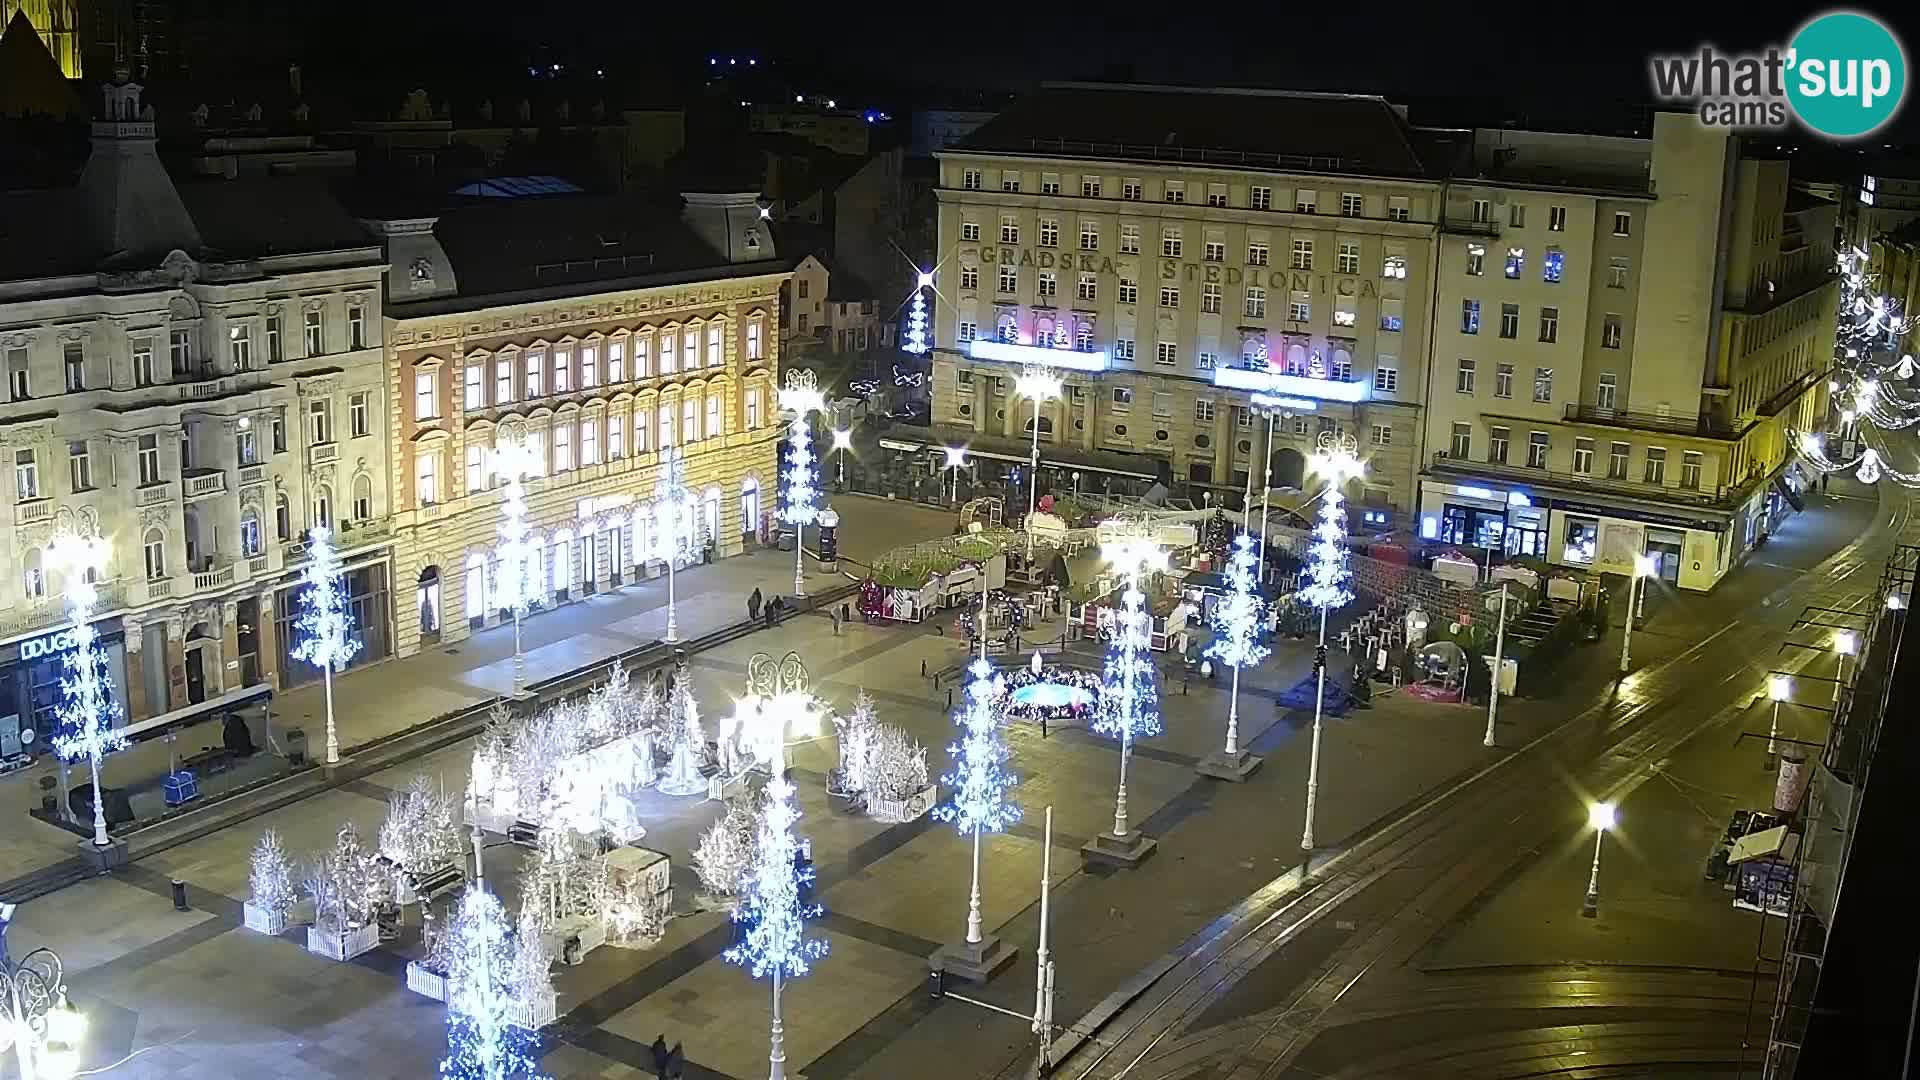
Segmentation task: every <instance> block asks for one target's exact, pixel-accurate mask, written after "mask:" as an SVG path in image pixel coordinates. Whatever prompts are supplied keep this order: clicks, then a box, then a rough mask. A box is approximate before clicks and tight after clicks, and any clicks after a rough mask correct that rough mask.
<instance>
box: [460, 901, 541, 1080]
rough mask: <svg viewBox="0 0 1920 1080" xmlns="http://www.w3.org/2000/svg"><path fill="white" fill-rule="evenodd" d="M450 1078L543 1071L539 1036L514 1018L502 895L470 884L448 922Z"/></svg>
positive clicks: (478, 1079) (485, 1079)
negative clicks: (536, 1056) (538, 1060)
mask: <svg viewBox="0 0 1920 1080" xmlns="http://www.w3.org/2000/svg"><path fill="white" fill-rule="evenodd" d="M447 933H448V935H449V949H448V960H449V963H448V965H447V1057H446V1060H444V1061H442V1062H441V1063H440V1075H441V1076H443V1077H446V1078H447V1080H510V1078H514V1077H526V1078H533V1077H538V1076H539V1075H540V1072H539V1068H538V1065H537V1063H536V1062H535V1061H534V1058H533V1054H534V1052H535V1050H536V1047H537V1042H538V1039H537V1038H536V1036H535V1035H534V1033H533V1032H531V1031H528V1030H526V1029H525V1028H522V1027H518V1026H516V1025H515V1024H514V1023H513V1016H514V1012H515V1009H514V1005H515V1001H516V998H515V995H514V993H513V985H512V973H513V965H514V953H515V949H514V942H513V938H512V935H510V934H509V933H508V929H507V917H506V913H505V912H504V911H502V910H501V908H500V901H499V900H498V899H496V898H495V897H494V895H493V894H492V893H490V892H488V891H486V890H485V889H484V888H482V887H480V886H479V885H472V886H469V887H468V888H467V891H466V893H465V894H464V895H463V896H462V897H461V899H460V906H459V908H458V909H457V910H456V912H455V913H454V916H453V923H452V925H451V926H449V927H448V929H447Z"/></svg>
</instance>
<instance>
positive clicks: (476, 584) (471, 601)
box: [465, 551, 487, 622]
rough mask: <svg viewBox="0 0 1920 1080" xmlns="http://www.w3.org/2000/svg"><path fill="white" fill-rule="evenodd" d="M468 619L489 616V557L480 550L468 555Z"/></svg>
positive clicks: (475, 620) (481, 618) (466, 583)
mask: <svg viewBox="0 0 1920 1080" xmlns="http://www.w3.org/2000/svg"><path fill="white" fill-rule="evenodd" d="M465 586H466V590H467V619H468V620H469V621H474V622H478V621H483V620H485V619H486V617H487V557H486V556H485V555H482V554H481V553H479V552H477V551H476V552H474V553H473V554H471V555H469V556H467V577H466V582H465Z"/></svg>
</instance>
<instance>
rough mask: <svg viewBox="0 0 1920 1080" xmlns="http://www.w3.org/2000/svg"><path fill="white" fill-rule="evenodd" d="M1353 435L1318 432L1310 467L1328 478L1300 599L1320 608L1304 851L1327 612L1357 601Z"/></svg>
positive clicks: (1315, 771) (1308, 841)
mask: <svg viewBox="0 0 1920 1080" xmlns="http://www.w3.org/2000/svg"><path fill="white" fill-rule="evenodd" d="M1357 449H1358V446H1357V445H1356V444H1355V442H1354V439H1353V436H1351V435H1336V434H1335V433H1333V432H1331V431H1323V432H1321V433H1320V441H1319V448H1318V449H1316V450H1315V451H1314V454H1313V459H1312V462H1311V467H1312V471H1313V472H1314V474H1315V475H1317V476H1322V477H1325V478H1326V481H1327V486H1326V488H1325V489H1324V490H1322V491H1321V493H1320V513H1319V520H1318V521H1317V522H1316V523H1315V524H1314V527H1313V545H1312V546H1311V547H1310V548H1308V549H1307V578H1308V583H1307V587H1306V588H1304V589H1301V590H1300V598H1301V599H1302V600H1304V601H1306V602H1307V603H1309V604H1312V605H1313V606H1314V607H1317V608H1319V609H1320V644H1319V647H1318V648H1317V649H1316V650H1315V652H1314V660H1313V666H1314V672H1315V678H1316V684H1315V689H1314V696H1313V749H1312V751H1311V753H1310V756H1309V757H1308V759H1307V814H1306V828H1305V830H1304V831H1303V832H1302V833H1301V834H1300V847H1301V850H1303V851H1311V850H1313V812H1314V807H1315V805H1316V804H1317V803H1318V801H1319V795H1320V730H1321V728H1320V724H1321V719H1322V716H1323V714H1324V713H1325V711H1326V699H1327V613H1328V612H1329V611H1331V610H1333V609H1334V608H1337V607H1345V606H1346V605H1347V604H1348V603H1349V602H1351V601H1352V600H1353V590H1352V589H1351V588H1350V587H1349V583H1350V580H1351V576H1352V575H1351V572H1350V571H1349V570H1348V568H1347V510H1346V496H1345V494H1344V489H1345V487H1346V485H1347V482H1348V481H1350V480H1354V479H1357V478H1358V477H1359V476H1360V475H1361V474H1362V473H1363V472H1364V467H1363V466H1362V465H1361V463H1360V459H1359V457H1358V456H1357V455H1356V453H1355V451H1356V450H1357Z"/></svg>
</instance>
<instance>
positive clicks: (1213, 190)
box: [1207, 184, 1227, 208]
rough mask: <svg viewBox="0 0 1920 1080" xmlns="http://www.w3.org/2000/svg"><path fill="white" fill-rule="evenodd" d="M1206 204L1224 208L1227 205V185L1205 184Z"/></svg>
mask: <svg viewBox="0 0 1920 1080" xmlns="http://www.w3.org/2000/svg"><path fill="white" fill-rule="evenodd" d="M1207 205H1208V206H1218V207H1222V208H1224V207H1225V206H1226V205H1227V185H1225V184H1208V185H1207Z"/></svg>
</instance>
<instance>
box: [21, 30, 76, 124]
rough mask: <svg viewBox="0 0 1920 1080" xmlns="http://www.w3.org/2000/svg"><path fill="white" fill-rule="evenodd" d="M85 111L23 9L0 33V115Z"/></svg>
mask: <svg viewBox="0 0 1920 1080" xmlns="http://www.w3.org/2000/svg"><path fill="white" fill-rule="evenodd" d="M75 114H79V115H85V110H84V109H82V108H81V105H80V99H79V97H78V96H76V95H75V94H74V92H73V86H72V84H70V83H68V82H67V80H66V77H65V76H63V75H61V74H60V65H59V64H56V63H54V60H53V54H52V53H50V52H48V51H47V46H46V43H45V42H43V41H41V40H40V35H39V34H38V33H36V32H35V31H34V29H33V24H32V23H30V22H28V21H27V13H26V11H25V10H16V11H15V12H14V13H13V20H12V21H11V22H9V23H8V24H7V29H6V32H5V33H0V116H56V117H66V116H72V115H75Z"/></svg>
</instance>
